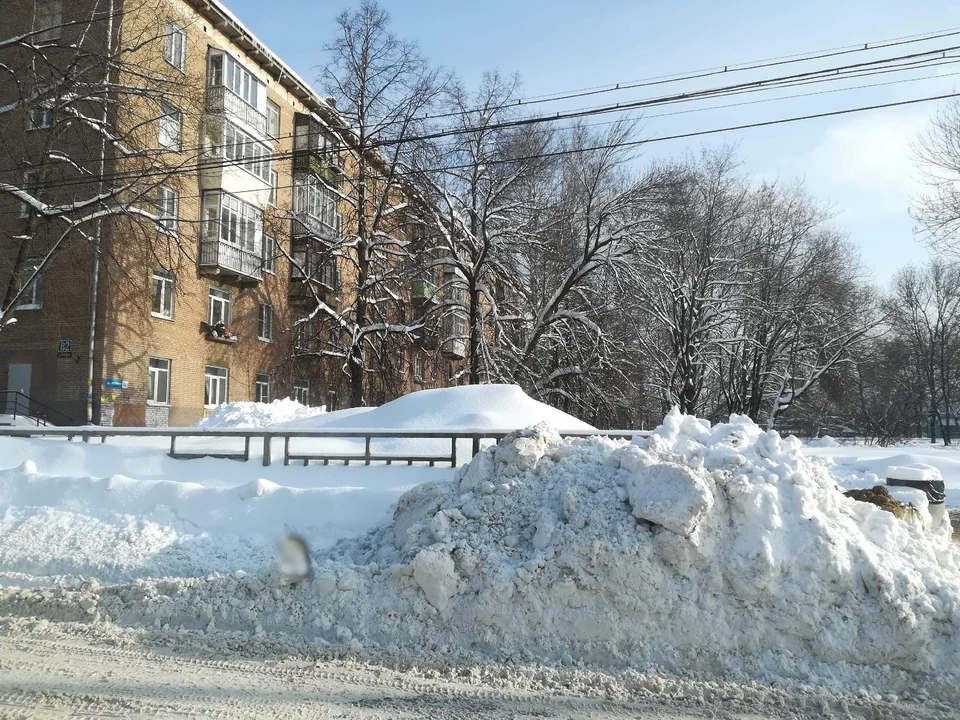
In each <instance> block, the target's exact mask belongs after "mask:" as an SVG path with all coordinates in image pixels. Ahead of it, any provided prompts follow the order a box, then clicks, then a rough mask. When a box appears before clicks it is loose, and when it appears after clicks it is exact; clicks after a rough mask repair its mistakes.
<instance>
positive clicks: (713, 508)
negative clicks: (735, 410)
mask: <svg viewBox="0 0 960 720" xmlns="http://www.w3.org/2000/svg"><path fill="white" fill-rule="evenodd" d="M654 479H655V480H656V481H657V482H653V480H654ZM315 560H316V567H315V568H314V573H313V575H312V577H311V578H309V579H307V580H304V581H302V582H301V583H299V584H297V585H295V586H292V587H290V586H289V585H288V584H287V583H285V582H284V580H283V578H281V577H280V575H279V573H277V572H272V573H268V574H262V575H257V576H253V575H249V574H242V573H241V574H234V575H227V576H224V575H214V576H209V577H204V578H186V579H171V580H162V581H142V582H139V583H136V584H132V585H120V586H114V587H100V586H99V585H98V584H96V583H87V584H86V585H85V586H83V587H82V588H81V589H79V590H74V591H67V590H59V591H44V592H39V591H37V592H31V591H2V590H0V611H6V612H13V613H22V614H33V615H37V614H39V615H46V616H48V617H57V618H63V619H72V620H82V619H85V618H93V619H96V618H100V619H106V618H110V619H112V620H114V621H116V622H119V623H122V624H146V625H154V626H157V627H161V626H163V625H166V624H171V625H172V626H173V627H177V626H184V627H188V628H189V627H192V628H200V629H206V630H207V631H214V630H217V629H220V630H224V629H226V630H242V631H247V632H250V633H252V634H262V633H264V632H271V631H277V632H282V633H294V634H296V635H297V636H299V637H301V638H317V639H318V641H321V642H329V643H334V644H337V645H347V646H349V647H351V648H353V649H359V648H361V647H365V646H366V647H379V648H382V649H385V650H388V651H392V652H398V651H400V652H409V653H414V654H430V655H431V656H434V657H436V656H438V655H439V656H443V655H449V656H456V657H459V658H465V659H472V660H476V659H490V658H494V659H502V660H509V661H518V662H527V661H540V662H548V663H562V664H570V663H574V662H577V663H580V662H586V663H593V664H597V665H603V666H606V667H626V666H630V667H641V668H642V667H649V666H651V665H656V666H658V667H661V668H666V669H668V670H673V671H676V672H684V673H705V674H708V675H711V676H716V675H718V674H725V675H727V676H729V677H734V678H743V677H752V678H755V679H760V680H763V681H765V682H766V681H774V680H784V679H786V680H788V681H790V682H792V683H794V684H800V685H803V684H811V683H812V684H818V685H822V686H826V687H831V688H836V689H840V690H845V691H847V692H856V691H857V690H858V689H860V688H867V689H870V690H871V691H872V692H882V693H884V694H888V693H892V694H898V693H904V692H918V691H922V692H925V693H926V692H929V693H933V694H934V695H935V696H937V697H939V698H941V699H942V701H943V702H953V703H956V702H958V701H960V695H958V692H957V687H958V683H957V680H958V679H960V678H958V676H957V673H958V668H960V642H958V641H960V554H958V551H957V550H956V548H955V546H951V544H950V542H949V529H948V527H947V526H946V525H944V526H943V527H941V528H939V529H938V530H937V532H935V533H924V532H923V531H921V530H918V529H916V528H915V527H912V526H910V525H908V524H906V523H904V522H902V521H900V520H898V519H897V518H895V517H894V516H893V515H891V514H889V513H885V512H883V511H881V510H879V509H877V508H876V507H874V506H872V505H869V504H866V503H859V502H856V501H853V500H850V499H848V498H845V497H844V496H843V495H842V493H840V492H838V490H837V487H836V483H835V481H834V480H833V479H832V478H831V477H830V475H829V473H828V472H827V470H826V468H825V467H824V465H823V464H822V463H820V462H816V461H812V460H810V459H809V458H807V457H805V456H804V454H803V452H802V449H801V445H800V443H799V441H796V440H794V439H781V438H780V437H779V436H778V435H777V434H776V433H766V432H763V431H762V430H761V429H759V428H758V427H757V426H755V425H754V424H752V423H751V422H750V421H749V420H746V419H743V418H734V419H732V421H731V422H730V423H729V424H724V425H718V426H716V427H713V428H711V427H710V426H709V425H707V424H706V423H704V422H703V421H700V420H697V419H695V418H692V417H684V416H681V415H679V414H678V413H671V414H670V415H669V416H668V417H667V418H666V419H665V421H664V424H663V426H661V427H660V428H659V429H658V430H657V431H656V432H655V433H654V434H653V435H652V436H651V437H650V438H648V439H645V440H639V439H638V440H637V441H635V443H633V444H628V443H624V442H616V441H611V440H605V439H601V438H592V439H589V440H567V441H565V440H561V439H560V438H559V436H558V435H557V434H556V431H554V430H552V429H551V428H549V427H547V426H545V425H540V426H537V427H536V428H534V429H532V430H527V431H523V432H520V433H516V434H514V435H513V436H511V437H509V438H507V439H506V440H504V441H503V442H502V443H500V444H499V445H498V446H496V447H493V448H489V449H487V450H485V451H484V452H482V453H481V454H480V455H478V456H477V457H476V458H475V459H474V460H473V462H472V463H471V464H470V465H469V466H467V467H465V468H463V470H462V471H461V472H460V473H458V475H457V478H456V479H455V480H452V481H437V482H430V483H425V484H422V485H419V486H418V487H416V488H414V489H413V490H411V491H410V492H408V493H407V494H406V495H404V496H403V497H402V498H401V499H400V501H399V502H398V504H397V507H396V510H395V512H394V516H393V519H392V520H391V521H389V522H385V523H383V524H381V525H380V526H378V527H376V528H374V529H373V530H372V531H371V532H370V533H368V534H367V535H365V536H363V537H360V538H355V539H350V540H344V541H342V542H340V543H338V544H337V545H336V546H335V547H334V548H333V549H332V550H330V551H327V552H324V553H319V554H317V556H316V558H315Z"/></svg>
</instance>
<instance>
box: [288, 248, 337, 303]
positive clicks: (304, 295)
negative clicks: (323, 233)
mask: <svg viewBox="0 0 960 720" xmlns="http://www.w3.org/2000/svg"><path fill="white" fill-rule="evenodd" d="M290 260H291V262H290V297H291V299H300V300H304V301H309V300H313V299H314V297H315V296H316V297H317V298H319V299H320V300H322V301H323V302H325V303H327V304H328V305H332V304H334V303H335V302H336V301H337V299H338V298H339V297H340V286H341V279H340V269H339V267H338V265H337V258H336V255H334V251H333V246H332V245H330V244H328V243H324V242H322V241H319V240H316V239H313V238H306V237H301V238H295V239H294V240H293V243H292V245H291V252H290Z"/></svg>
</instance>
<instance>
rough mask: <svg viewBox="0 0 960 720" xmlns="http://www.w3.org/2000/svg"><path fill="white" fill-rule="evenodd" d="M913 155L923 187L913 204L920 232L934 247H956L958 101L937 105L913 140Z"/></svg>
mask: <svg viewBox="0 0 960 720" xmlns="http://www.w3.org/2000/svg"><path fill="white" fill-rule="evenodd" d="M913 153H914V158H915V160H916V162H917V164H918V167H919V171H920V178H921V180H922V181H923V183H924V184H925V185H926V187H927V191H926V193H924V194H923V195H921V196H920V197H919V198H918V199H917V201H916V203H915V206H914V215H915V217H916V218H917V220H918V221H919V222H920V226H921V228H922V230H923V235H924V237H925V239H926V241H927V243H928V244H929V245H930V247H931V248H933V249H936V250H937V251H944V250H947V251H950V252H952V253H957V252H958V251H960V102H958V101H957V100H951V101H949V102H948V103H946V104H945V105H944V106H942V107H941V108H940V110H939V111H938V112H937V114H936V115H935V116H934V117H933V119H932V120H931V125H930V127H929V128H928V129H927V130H926V132H924V134H923V135H921V137H920V138H919V139H918V140H917V142H916V143H914V146H913Z"/></svg>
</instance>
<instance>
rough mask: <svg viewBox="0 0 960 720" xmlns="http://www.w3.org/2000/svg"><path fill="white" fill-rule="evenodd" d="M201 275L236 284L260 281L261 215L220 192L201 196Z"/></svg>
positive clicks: (238, 200) (234, 198) (261, 259)
mask: <svg viewBox="0 0 960 720" xmlns="http://www.w3.org/2000/svg"><path fill="white" fill-rule="evenodd" d="M199 265H200V272H201V274H204V275H208V276H212V277H216V278H219V279H229V280H234V281H236V282H239V283H258V282H260V281H261V280H262V279H263V213H262V212H261V211H260V210H259V208H257V207H255V206H253V205H250V204H249V203H245V202H243V201H242V200H240V199H238V198H236V197H234V196H233V195H230V194H228V193H223V192H207V193H204V196H203V237H202V239H201V241H200V263H199Z"/></svg>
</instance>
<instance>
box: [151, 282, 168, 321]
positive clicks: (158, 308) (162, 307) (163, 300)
mask: <svg viewBox="0 0 960 720" xmlns="http://www.w3.org/2000/svg"><path fill="white" fill-rule="evenodd" d="M152 285H153V307H152V308H151V314H152V315H153V316H154V317H161V318H167V319H168V320H172V319H173V275H172V274H171V273H170V272H168V271H167V270H154V271H153V277H152Z"/></svg>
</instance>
